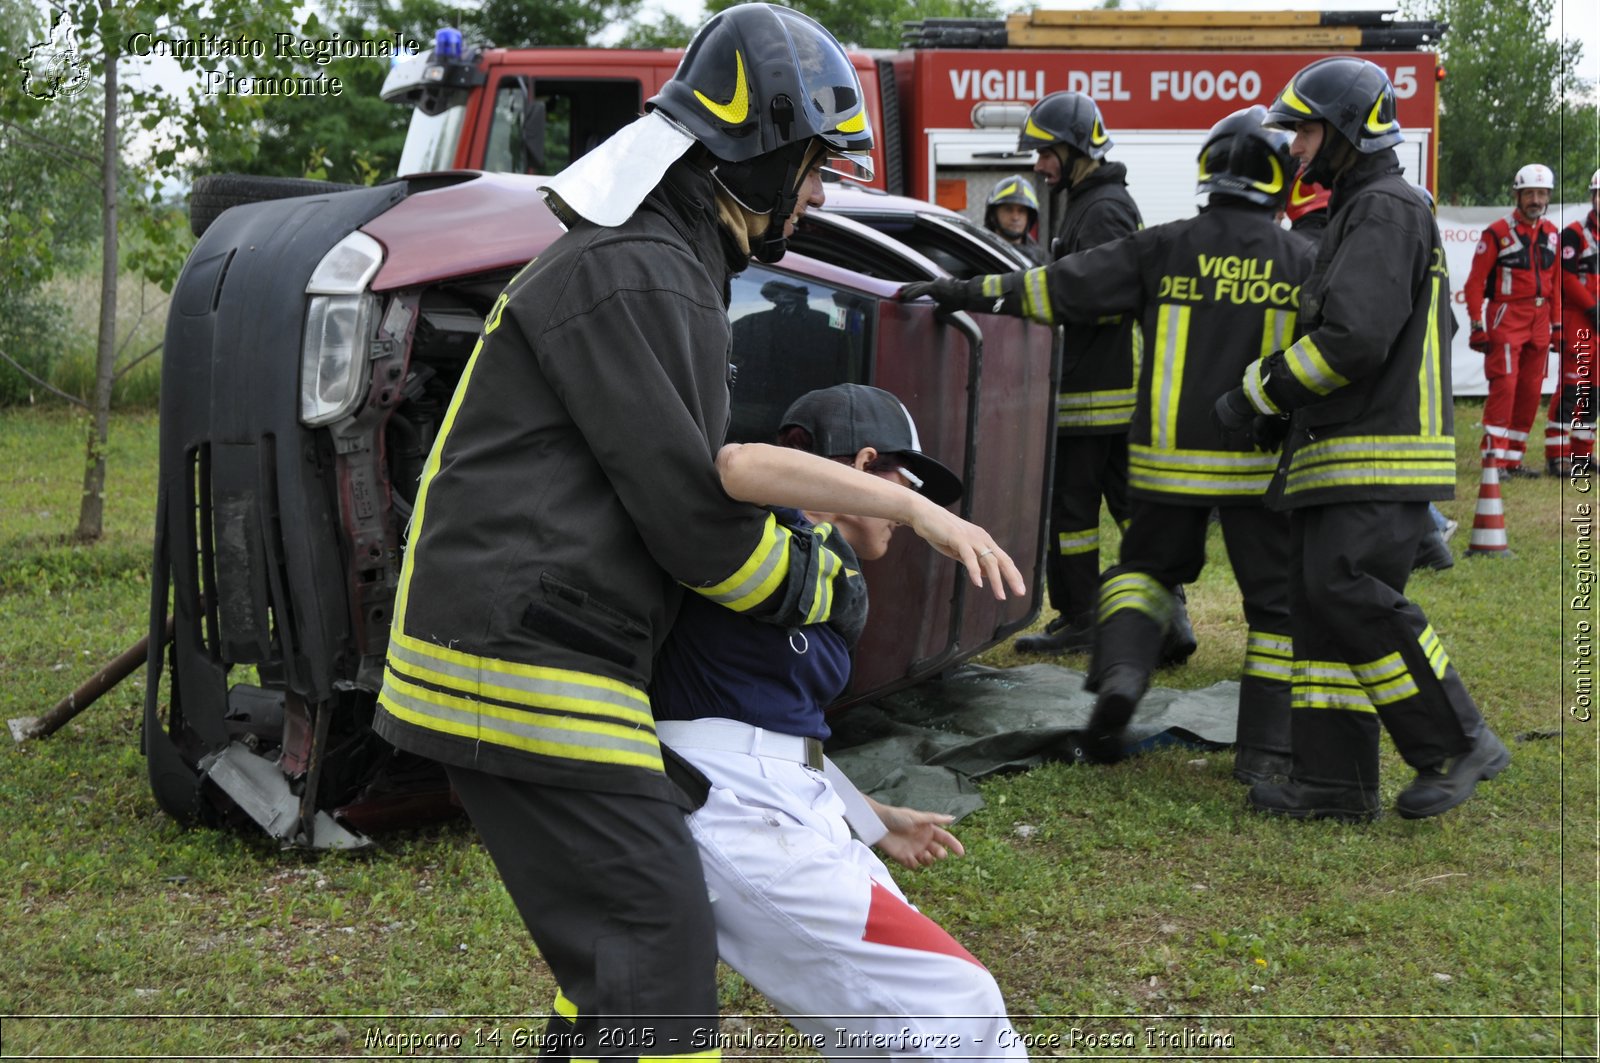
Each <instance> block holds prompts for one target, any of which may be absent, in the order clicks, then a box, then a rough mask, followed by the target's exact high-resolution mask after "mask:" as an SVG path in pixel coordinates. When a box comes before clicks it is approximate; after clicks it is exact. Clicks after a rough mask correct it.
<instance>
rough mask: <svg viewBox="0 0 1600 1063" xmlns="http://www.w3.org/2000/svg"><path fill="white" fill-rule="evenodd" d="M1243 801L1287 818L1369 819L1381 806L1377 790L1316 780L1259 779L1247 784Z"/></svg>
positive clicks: (1374, 816)
mask: <svg viewBox="0 0 1600 1063" xmlns="http://www.w3.org/2000/svg"><path fill="white" fill-rule="evenodd" d="M1245 800H1246V803H1247V804H1249V806H1250V807H1251V808H1252V809H1254V810H1255V811H1257V812H1264V813H1266V814H1267V815H1269V816H1288V817H1289V818H1290V819H1338V820H1343V821H1344V822H1346V823H1370V822H1371V821H1372V820H1375V819H1377V818H1378V815H1379V813H1380V812H1381V808H1380V806H1379V804H1378V791H1377V790H1363V789H1360V788H1357V787H1345V786H1318V785H1316V784H1315V783H1306V782H1296V781H1295V780H1293V779H1286V780H1285V781H1283V782H1261V783H1256V784H1255V785H1254V786H1252V787H1250V795H1249V797H1247V798H1246V799H1245Z"/></svg>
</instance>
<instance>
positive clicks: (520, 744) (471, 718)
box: [378, 669, 663, 771]
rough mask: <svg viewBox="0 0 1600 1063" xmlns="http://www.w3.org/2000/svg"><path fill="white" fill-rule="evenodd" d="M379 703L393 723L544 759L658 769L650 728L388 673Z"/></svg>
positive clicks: (656, 745) (658, 757) (657, 753)
mask: <svg viewBox="0 0 1600 1063" xmlns="http://www.w3.org/2000/svg"><path fill="white" fill-rule="evenodd" d="M378 703H379V704H380V705H382V706H383V707H384V708H385V709H387V710H388V711H389V712H390V713H391V714H392V715H393V716H394V717H395V718H396V719H399V720H401V721H403V722H405V723H409V724H411V725H413V726H415V727H423V728H427V729H428V730H431V731H439V732H442V733H444V734H453V735H457V736H459V737H461V738H470V739H474V740H476V741H479V742H489V743H492V744H494V745H498V746H505V747H507V748H510V749H520V750H523V751H525V752H529V753H537V754H539V755H541V756H546V757H560V758H563V759H566V760H583V761H591V762H594V763H599V764H616V765H623V766H627V767H634V768H647V769H650V770H653V771H661V770H663V769H662V765H661V745H660V743H659V742H658V741H657V740H656V736H655V731H654V729H653V728H652V727H647V726H645V727H628V726H624V725H619V724H613V723H606V722H602V721H599V720H594V719H591V718H587V717H580V716H556V715H552V714H550V713H540V712H534V711H530V710H526V709H512V708H506V707H505V706H502V705H495V704H493V703H491V702H487V701H476V700H474V699H472V698H468V697H463V696H460V695H458V694H451V693H445V692H443V691H438V690H433V689H430V688H428V687H423V686H418V685H416V684H414V683H409V682H407V681H406V680H405V679H403V678H402V677H401V676H400V674H399V673H398V672H396V671H394V670H393V669H391V670H390V671H389V672H388V673H387V674H386V675H385V676H384V679H383V689H382V690H381V691H380V692H379V693H378Z"/></svg>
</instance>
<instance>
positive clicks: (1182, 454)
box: [1128, 443, 1278, 495]
mask: <svg viewBox="0 0 1600 1063" xmlns="http://www.w3.org/2000/svg"><path fill="white" fill-rule="evenodd" d="M1277 467H1278V456H1277V455H1276V454H1261V453H1256V452H1250V453H1244V452H1240V451H1231V450H1182V449H1178V448H1175V447H1174V448H1167V449H1162V448H1158V447H1152V446H1149V445H1147V444H1144V443H1130V444H1128V484H1129V486H1132V487H1138V488H1141V489H1143V490H1147V491H1161V492H1164V493H1166V494H1175V495H1217V494H1223V495H1264V494H1266V492H1267V488H1268V487H1269V486H1270V485H1271V483H1272V474H1273V472H1274V471H1275V470H1276V469H1277Z"/></svg>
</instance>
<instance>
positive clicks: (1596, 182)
mask: <svg viewBox="0 0 1600 1063" xmlns="http://www.w3.org/2000/svg"><path fill="white" fill-rule="evenodd" d="M1589 191H1590V192H1600V170H1596V171H1595V172H1594V176H1593V177H1590V178H1589Z"/></svg>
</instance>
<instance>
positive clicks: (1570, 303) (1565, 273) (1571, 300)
mask: <svg viewBox="0 0 1600 1063" xmlns="http://www.w3.org/2000/svg"><path fill="white" fill-rule="evenodd" d="M1589 207H1590V209H1589V216H1588V217H1586V218H1581V219H1579V220H1578V221H1575V222H1573V223H1572V224H1571V225H1569V226H1567V227H1566V228H1565V229H1562V230H1561V339H1562V349H1561V386H1560V387H1558V388H1556V393H1555V395H1554V396H1552V397H1551V399H1550V414H1549V423H1548V426H1547V427H1546V428H1545V451H1544V453H1545V464H1546V466H1547V467H1548V468H1549V470H1550V474H1551V475H1552V476H1566V475H1568V474H1569V473H1571V472H1572V470H1573V468H1574V467H1576V468H1578V469H1580V470H1582V471H1584V472H1588V471H1589V470H1590V468H1591V463H1592V462H1593V460H1594V337H1595V326H1596V324H1597V322H1596V320H1595V314H1596V310H1595V307H1596V300H1597V299H1600V217H1597V215H1600V170H1596V171H1595V172H1594V175H1593V176H1591V177H1590V178H1589Z"/></svg>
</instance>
